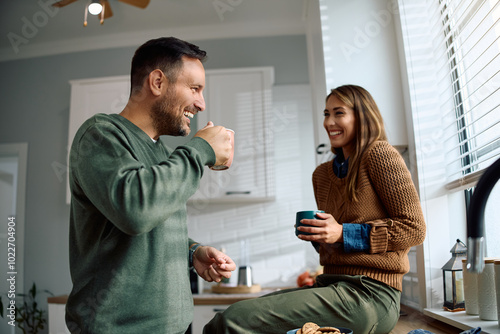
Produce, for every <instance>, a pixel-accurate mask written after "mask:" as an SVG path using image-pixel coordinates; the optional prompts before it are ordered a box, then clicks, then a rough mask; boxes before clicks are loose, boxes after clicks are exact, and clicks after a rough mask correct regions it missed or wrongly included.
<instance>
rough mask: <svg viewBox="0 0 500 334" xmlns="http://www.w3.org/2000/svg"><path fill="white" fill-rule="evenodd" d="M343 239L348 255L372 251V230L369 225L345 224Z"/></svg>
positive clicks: (343, 226)
mask: <svg viewBox="0 0 500 334" xmlns="http://www.w3.org/2000/svg"><path fill="white" fill-rule="evenodd" d="M342 228H343V232H342V237H343V238H344V251H345V252H346V253H352V252H363V251H366V250H368V249H370V230H371V226H370V225H367V224H343V225H342Z"/></svg>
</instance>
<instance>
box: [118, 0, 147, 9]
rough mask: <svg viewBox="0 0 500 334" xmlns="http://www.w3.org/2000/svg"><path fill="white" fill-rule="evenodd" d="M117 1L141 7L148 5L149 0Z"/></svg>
mask: <svg viewBox="0 0 500 334" xmlns="http://www.w3.org/2000/svg"><path fill="white" fill-rule="evenodd" d="M118 1H121V2H124V3H126V4H129V5H132V6H135V7H139V8H143V9H144V8H146V7H147V6H148V5H149V0H118Z"/></svg>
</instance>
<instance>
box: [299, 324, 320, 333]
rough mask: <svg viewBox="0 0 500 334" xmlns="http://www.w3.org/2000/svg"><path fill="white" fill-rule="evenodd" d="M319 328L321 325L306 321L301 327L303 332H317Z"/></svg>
mask: <svg viewBox="0 0 500 334" xmlns="http://www.w3.org/2000/svg"><path fill="white" fill-rule="evenodd" d="M318 328H319V326H318V325H317V324H315V323H314V322H306V323H305V324H304V326H302V328H301V329H302V334H315V333H316V330H317V329H318Z"/></svg>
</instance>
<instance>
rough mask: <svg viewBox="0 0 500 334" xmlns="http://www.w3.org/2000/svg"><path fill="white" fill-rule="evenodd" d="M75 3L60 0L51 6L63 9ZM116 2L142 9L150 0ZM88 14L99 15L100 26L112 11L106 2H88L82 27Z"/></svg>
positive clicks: (95, 0)
mask: <svg viewBox="0 0 500 334" xmlns="http://www.w3.org/2000/svg"><path fill="white" fill-rule="evenodd" d="M75 1H77V0H60V1H57V2H56V3H53V4H52V6H54V7H64V6H67V5H69V4H71V3H73V2H75ZM118 1H120V2H123V3H126V4H129V5H132V6H135V7H138V8H143V9H144V8H146V7H147V6H148V5H149V1H150V0H118ZM94 6H95V7H94ZM94 9H95V11H94ZM88 12H90V13H91V14H93V15H99V19H100V21H101V24H103V23H104V19H107V18H109V17H111V16H113V11H112V10H111V6H110V4H109V2H108V0H92V1H88V3H87V5H86V6H85V18H84V22H83V26H84V27H86V26H87V13H88Z"/></svg>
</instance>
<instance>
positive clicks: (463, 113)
mask: <svg viewBox="0 0 500 334" xmlns="http://www.w3.org/2000/svg"><path fill="white" fill-rule="evenodd" d="M434 1H437V2H438V4H439V5H438V6H435V7H434V8H435V9H434V12H432V13H431V16H433V17H431V18H430V19H429V22H434V25H435V26H434V27H432V29H431V31H432V32H433V34H434V35H433V36H430V37H431V38H432V45H433V51H434V54H433V55H432V56H433V57H434V58H435V59H436V62H437V63H438V67H437V75H436V77H437V81H438V82H437V85H436V87H438V92H436V93H437V96H438V99H439V111H440V113H441V115H439V117H442V120H441V121H442V124H444V129H443V137H442V139H444V140H443V145H444V147H445V149H444V153H445V164H446V175H447V180H446V182H447V184H446V188H447V189H456V188H463V187H464V186H473V185H474V184H475V182H477V180H478V179H479V177H480V175H481V174H482V172H483V171H484V170H485V169H486V168H487V167H488V166H489V165H491V164H492V163H493V162H494V161H496V160H497V159H498V158H500V38H499V36H500V2H499V1H498V0H474V1H470V0H434Z"/></svg>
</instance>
